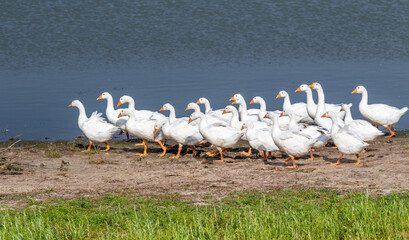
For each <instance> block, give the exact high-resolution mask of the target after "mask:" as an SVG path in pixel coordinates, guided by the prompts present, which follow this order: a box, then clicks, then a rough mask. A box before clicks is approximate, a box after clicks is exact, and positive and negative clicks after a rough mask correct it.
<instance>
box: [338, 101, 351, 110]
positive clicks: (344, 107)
mask: <svg viewBox="0 0 409 240" xmlns="http://www.w3.org/2000/svg"><path fill="white" fill-rule="evenodd" d="M351 107H352V103H350V104H345V103H344V104H342V105H341V110H340V112H341V111H347V110H350V109H351Z"/></svg>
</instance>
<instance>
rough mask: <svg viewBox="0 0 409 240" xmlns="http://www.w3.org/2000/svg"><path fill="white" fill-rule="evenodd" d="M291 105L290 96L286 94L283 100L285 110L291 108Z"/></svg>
mask: <svg viewBox="0 0 409 240" xmlns="http://www.w3.org/2000/svg"><path fill="white" fill-rule="evenodd" d="M290 106H291V101H290V97H289V96H288V95H286V96H285V97H284V102H283V110H285V109H287V108H289V107H290Z"/></svg>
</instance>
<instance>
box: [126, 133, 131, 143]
mask: <svg viewBox="0 0 409 240" xmlns="http://www.w3.org/2000/svg"><path fill="white" fill-rule="evenodd" d="M125 134H126V141H127V142H129V141H131V139H130V138H129V133H128V132H126V133H125Z"/></svg>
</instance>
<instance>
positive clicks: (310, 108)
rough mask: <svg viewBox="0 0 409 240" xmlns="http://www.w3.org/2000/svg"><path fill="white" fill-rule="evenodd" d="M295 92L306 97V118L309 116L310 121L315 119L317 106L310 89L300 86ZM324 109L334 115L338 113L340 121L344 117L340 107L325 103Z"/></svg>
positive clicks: (305, 85)
mask: <svg viewBox="0 0 409 240" xmlns="http://www.w3.org/2000/svg"><path fill="white" fill-rule="evenodd" d="M295 91H296V92H305V94H306V96H307V112H308V116H310V118H312V119H315V115H316V112H317V104H315V102H314V98H313V97H312V90H311V88H309V87H308V85H307V84H301V85H300V87H298V88H297V90H295ZM325 108H326V110H327V111H333V112H335V113H337V112H339V114H338V117H339V118H341V119H343V118H344V116H345V112H344V111H342V112H341V111H340V110H341V106H340V105H336V104H330V103H325Z"/></svg>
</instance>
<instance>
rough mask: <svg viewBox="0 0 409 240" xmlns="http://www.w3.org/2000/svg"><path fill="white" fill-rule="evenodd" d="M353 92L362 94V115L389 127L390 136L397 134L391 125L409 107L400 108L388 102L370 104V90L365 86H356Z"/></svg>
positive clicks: (360, 109) (375, 122)
mask: <svg viewBox="0 0 409 240" xmlns="http://www.w3.org/2000/svg"><path fill="white" fill-rule="evenodd" d="M352 93H360V94H362V98H361V102H360V103H359V112H361V115H362V117H363V118H364V119H365V120H368V121H369V122H372V123H373V124H376V125H382V126H384V127H385V128H387V129H388V130H389V132H390V133H391V135H390V136H388V137H393V136H395V132H393V131H392V130H391V129H390V127H389V126H390V125H393V124H395V123H397V122H398V121H399V119H400V118H401V117H402V116H403V114H405V113H406V111H408V108H407V107H404V108H401V109H398V108H396V107H392V106H389V105H386V104H368V92H367V91H366V88H365V87H364V86H358V87H356V88H355V90H354V91H353V92H352Z"/></svg>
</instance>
